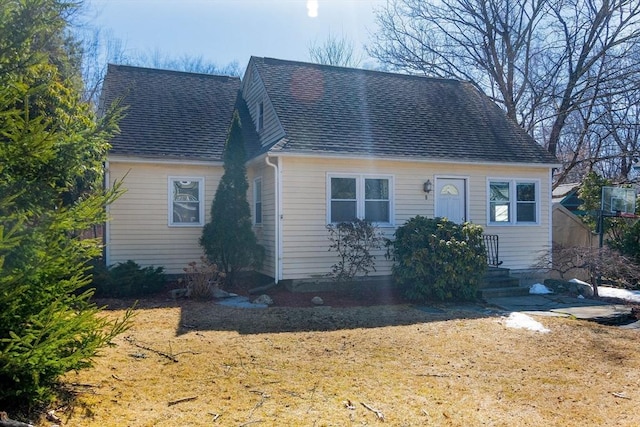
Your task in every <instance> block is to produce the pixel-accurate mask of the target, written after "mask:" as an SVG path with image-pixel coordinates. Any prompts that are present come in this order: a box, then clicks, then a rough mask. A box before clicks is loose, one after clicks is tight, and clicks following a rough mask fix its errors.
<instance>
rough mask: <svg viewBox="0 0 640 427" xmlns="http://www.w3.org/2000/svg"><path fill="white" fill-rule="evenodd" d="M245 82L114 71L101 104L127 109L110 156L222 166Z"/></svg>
mask: <svg viewBox="0 0 640 427" xmlns="http://www.w3.org/2000/svg"><path fill="white" fill-rule="evenodd" d="M239 89H240V79H239V78H238V77H227V76H213V75H208V74H194V73H185V72H177V71H166V70H156V69H149V68H139V67H130V66H123V65H111V64H110V65H109V68H108V71H107V75H106V77H105V81H104V86H103V94H102V97H103V98H102V100H101V102H102V103H105V104H106V105H110V104H111V102H113V101H114V100H116V99H117V98H119V97H124V99H123V101H122V105H124V106H128V109H127V111H126V113H125V117H123V118H122V120H121V121H120V134H119V135H116V136H115V137H114V138H112V140H111V145H112V148H111V151H110V152H111V153H112V154H118V155H132V156H141V157H148V158H167V159H189V160H220V159H221V158H222V151H223V149H224V143H225V140H226V137H227V132H228V130H229V125H230V124H231V117H232V114H233V110H234V107H235V103H236V99H237V97H238V91H239Z"/></svg>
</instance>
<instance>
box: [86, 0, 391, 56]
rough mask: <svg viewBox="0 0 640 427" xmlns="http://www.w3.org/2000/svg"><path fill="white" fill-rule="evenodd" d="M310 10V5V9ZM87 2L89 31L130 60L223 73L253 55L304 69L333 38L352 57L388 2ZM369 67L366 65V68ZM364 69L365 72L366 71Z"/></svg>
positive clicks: (301, 0) (233, 0)
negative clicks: (115, 44)
mask: <svg viewBox="0 0 640 427" xmlns="http://www.w3.org/2000/svg"><path fill="white" fill-rule="evenodd" d="M309 2H310V3H311V4H308V3H309ZM313 2H314V0H87V4H88V6H89V10H88V12H89V13H88V17H89V20H90V21H89V23H90V25H92V26H95V27H99V28H101V29H102V30H103V31H109V32H110V34H111V36H112V37H114V38H117V39H120V40H122V42H123V43H124V47H125V49H126V52H127V54H129V55H134V56H135V55H136V54H146V55H151V54H152V53H153V52H154V51H159V52H161V53H162V54H165V55H170V56H171V57H181V56H183V55H189V56H192V57H202V58H203V59H205V60H206V61H210V62H214V63H215V64H217V65H219V66H224V65H226V64H228V63H229V62H232V61H238V62H239V63H240V65H241V66H242V67H243V68H244V66H245V65H246V63H247V62H248V60H249V57H250V56H251V55H256V56H268V57H275V58H280V59H290V60H299V61H307V60H309V53H308V51H309V45H310V44H311V43H312V42H314V41H315V42H317V43H322V42H323V41H324V40H326V39H327V38H328V36H329V35H330V34H331V35H333V36H340V37H341V36H344V37H346V38H347V39H349V40H351V41H352V42H353V45H354V48H355V49H356V50H357V51H359V52H360V51H362V52H363V49H362V45H364V44H365V43H367V42H368V40H369V34H370V33H371V32H374V31H375V29H376V25H375V18H374V13H373V9H374V7H375V8H380V7H383V6H384V4H385V0H315V2H316V3H317V17H310V16H309V9H308V7H309V6H311V9H313ZM366 62H367V61H365V63H366ZM363 65H364V64H363Z"/></svg>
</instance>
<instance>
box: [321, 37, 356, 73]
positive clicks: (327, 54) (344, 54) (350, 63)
mask: <svg viewBox="0 0 640 427" xmlns="http://www.w3.org/2000/svg"><path fill="white" fill-rule="evenodd" d="M309 57H310V59H311V61H312V62H316V63H318V64H324V65H337V66H340V67H358V66H360V63H361V62H362V56H358V55H356V54H355V50H354V47H353V42H352V41H350V40H349V39H348V38H346V37H345V36H344V35H343V36H341V37H337V36H334V35H332V34H329V36H328V37H327V39H326V40H324V41H323V42H321V43H320V42H318V41H315V42H313V43H311V45H309Z"/></svg>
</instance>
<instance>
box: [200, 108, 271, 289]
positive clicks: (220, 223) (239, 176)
mask: <svg viewBox="0 0 640 427" xmlns="http://www.w3.org/2000/svg"><path fill="white" fill-rule="evenodd" d="M245 160H246V154H245V149H244V138H243V136H242V128H241V123H240V117H239V116H238V114H237V113H235V114H234V116H233V121H232V123H231V128H230V130H229V136H228V137H227V141H226V144H225V153H224V174H223V175H222V178H221V180H220V184H219V185H218V189H217V190H216V194H215V197H214V199H213V202H212V204H211V222H209V223H207V224H206V225H205V227H204V229H203V231H202V237H201V238H200V245H201V246H202V247H203V248H204V251H205V253H206V254H207V257H208V258H209V260H210V261H211V262H213V263H215V264H217V265H218V267H219V268H220V269H221V270H222V271H224V272H225V273H226V274H227V278H228V280H229V281H230V282H232V283H233V281H234V280H235V279H236V276H237V273H238V271H240V270H242V269H243V268H247V267H254V268H257V267H259V266H260V265H261V264H262V260H263V253H264V250H263V248H262V247H261V246H260V245H258V243H257V241H256V236H255V234H254V233H253V230H252V229H251V210H250V208H249V202H248V201H247V190H248V188H249V184H248V182H247V171H246V168H245V164H244V163H245Z"/></svg>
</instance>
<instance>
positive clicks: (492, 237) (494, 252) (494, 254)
mask: <svg viewBox="0 0 640 427" xmlns="http://www.w3.org/2000/svg"><path fill="white" fill-rule="evenodd" d="M482 244H483V245H484V249H485V252H486V254H487V264H488V265H490V266H493V267H498V266H499V265H500V264H502V261H500V257H499V239H498V235H497V234H483V235H482Z"/></svg>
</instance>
